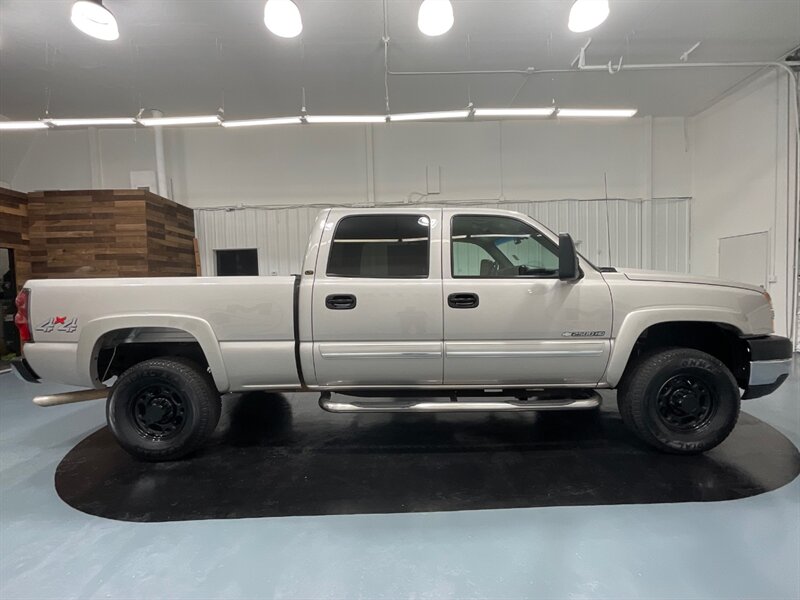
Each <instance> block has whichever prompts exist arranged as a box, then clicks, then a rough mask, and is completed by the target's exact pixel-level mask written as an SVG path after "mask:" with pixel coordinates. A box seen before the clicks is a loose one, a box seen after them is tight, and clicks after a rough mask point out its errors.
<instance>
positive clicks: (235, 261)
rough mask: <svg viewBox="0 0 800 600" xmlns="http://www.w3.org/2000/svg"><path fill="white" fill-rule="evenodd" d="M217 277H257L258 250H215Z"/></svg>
mask: <svg viewBox="0 0 800 600" xmlns="http://www.w3.org/2000/svg"><path fill="white" fill-rule="evenodd" d="M215 252H216V253H217V275H219V276H230V275H258V250H256V249H255V248H246V249H243V250H215Z"/></svg>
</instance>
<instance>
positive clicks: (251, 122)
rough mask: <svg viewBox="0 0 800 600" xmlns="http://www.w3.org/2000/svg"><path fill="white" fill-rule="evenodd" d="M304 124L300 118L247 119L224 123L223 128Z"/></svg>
mask: <svg viewBox="0 0 800 600" xmlns="http://www.w3.org/2000/svg"><path fill="white" fill-rule="evenodd" d="M297 123H302V121H301V120H300V117H277V118H274V119H245V120H241V121H223V122H222V126H223V127H261V126H265V125H292V124H297Z"/></svg>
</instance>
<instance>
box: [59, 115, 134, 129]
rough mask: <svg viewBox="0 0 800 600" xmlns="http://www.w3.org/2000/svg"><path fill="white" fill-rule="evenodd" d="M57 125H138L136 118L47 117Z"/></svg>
mask: <svg viewBox="0 0 800 600" xmlns="http://www.w3.org/2000/svg"><path fill="white" fill-rule="evenodd" d="M47 122H48V123H50V124H51V125H55V126H56V127H93V126H98V127H103V126H107V125H136V119H134V118H128V117H122V118H110V119H47Z"/></svg>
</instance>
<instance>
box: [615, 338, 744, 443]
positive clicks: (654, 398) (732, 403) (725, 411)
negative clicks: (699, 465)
mask: <svg viewBox="0 0 800 600" xmlns="http://www.w3.org/2000/svg"><path fill="white" fill-rule="evenodd" d="M675 382H678V383H677V384H676V383H675ZM684 382H694V385H691V384H689V385H687V384H686V383H684ZM676 385H677V389H676ZM681 385H683V388H681V387H680V386H681ZM697 389H699V390H700V393H699V394H698V393H695V391H696V390H697ZM681 394H683V396H681ZM698 397H699V398H701V399H704V400H700V401H698V400H697V399H696V398H698ZM676 398H677V400H676ZM684 401H687V402H688V403H689V406H692V405H694V404H699V405H700V406H699V408H697V409H696V411H695V412H698V413H699V415H697V416H694V413H692V414H690V415H688V416H683V415H682V411H683V407H682V406H681V405H680V404H681V403H682V402H684ZM676 402H677V403H678V407H677V408H675V403H676ZM740 403H741V400H740V397H739V387H738V386H737V384H736V380H735V379H734V378H733V375H732V374H731V372H730V370H729V369H728V368H727V367H726V366H725V365H724V364H723V363H722V362H720V361H719V360H718V359H716V358H714V357H713V356H711V355H710V354H706V353H705V352H700V351H699V350H694V349H691V348H666V349H659V350H656V351H652V352H649V353H647V354H644V355H643V356H641V357H640V358H639V359H638V360H637V361H636V362H635V363H634V364H633V365H631V367H629V369H628V370H627V371H626V373H625V375H624V377H623V379H622V381H621V383H620V386H619V389H618V391H617V405H618V407H619V412H620V414H621V415H622V420H623V421H624V422H625V424H626V425H627V426H628V427H629V428H630V429H631V430H633V432H634V433H636V434H637V435H638V436H639V437H640V438H641V439H642V440H644V441H645V442H647V443H648V444H650V445H652V446H654V447H655V448H658V449H659V450H661V451H663V452H669V453H673V454H699V453H701V452H705V451H707V450H710V449H711V448H714V447H715V446H717V445H718V444H720V443H721V442H722V441H723V440H724V439H725V438H726V437H728V435H729V434H730V432H731V431H732V430H733V428H734V426H735V425H736V421H737V420H738V418H739V407H740ZM709 406H710V408H708V407H709ZM665 414H666V416H665ZM701 417H702V418H701ZM685 419H688V420H689V423H688V424H684V423H682V422H681V421H682V420H685ZM692 419H695V421H696V422H695V423H694V424H693V423H692V422H691V421H692ZM676 422H677V423H676Z"/></svg>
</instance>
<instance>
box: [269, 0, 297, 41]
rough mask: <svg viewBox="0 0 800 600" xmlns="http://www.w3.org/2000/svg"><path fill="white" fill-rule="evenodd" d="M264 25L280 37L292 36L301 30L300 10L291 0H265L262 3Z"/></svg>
mask: <svg viewBox="0 0 800 600" xmlns="http://www.w3.org/2000/svg"><path fill="white" fill-rule="evenodd" d="M264 25H266V26H267V29H269V30H270V31H271V32H272V33H274V34H275V35H277V36H278V37H282V38H293V37H297V36H298V35H300V32H301V31H303V20H302V19H301V18H300V10H299V9H298V8H297V5H296V4H295V3H294V2H292V0H267V3H266V4H265V5H264Z"/></svg>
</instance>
